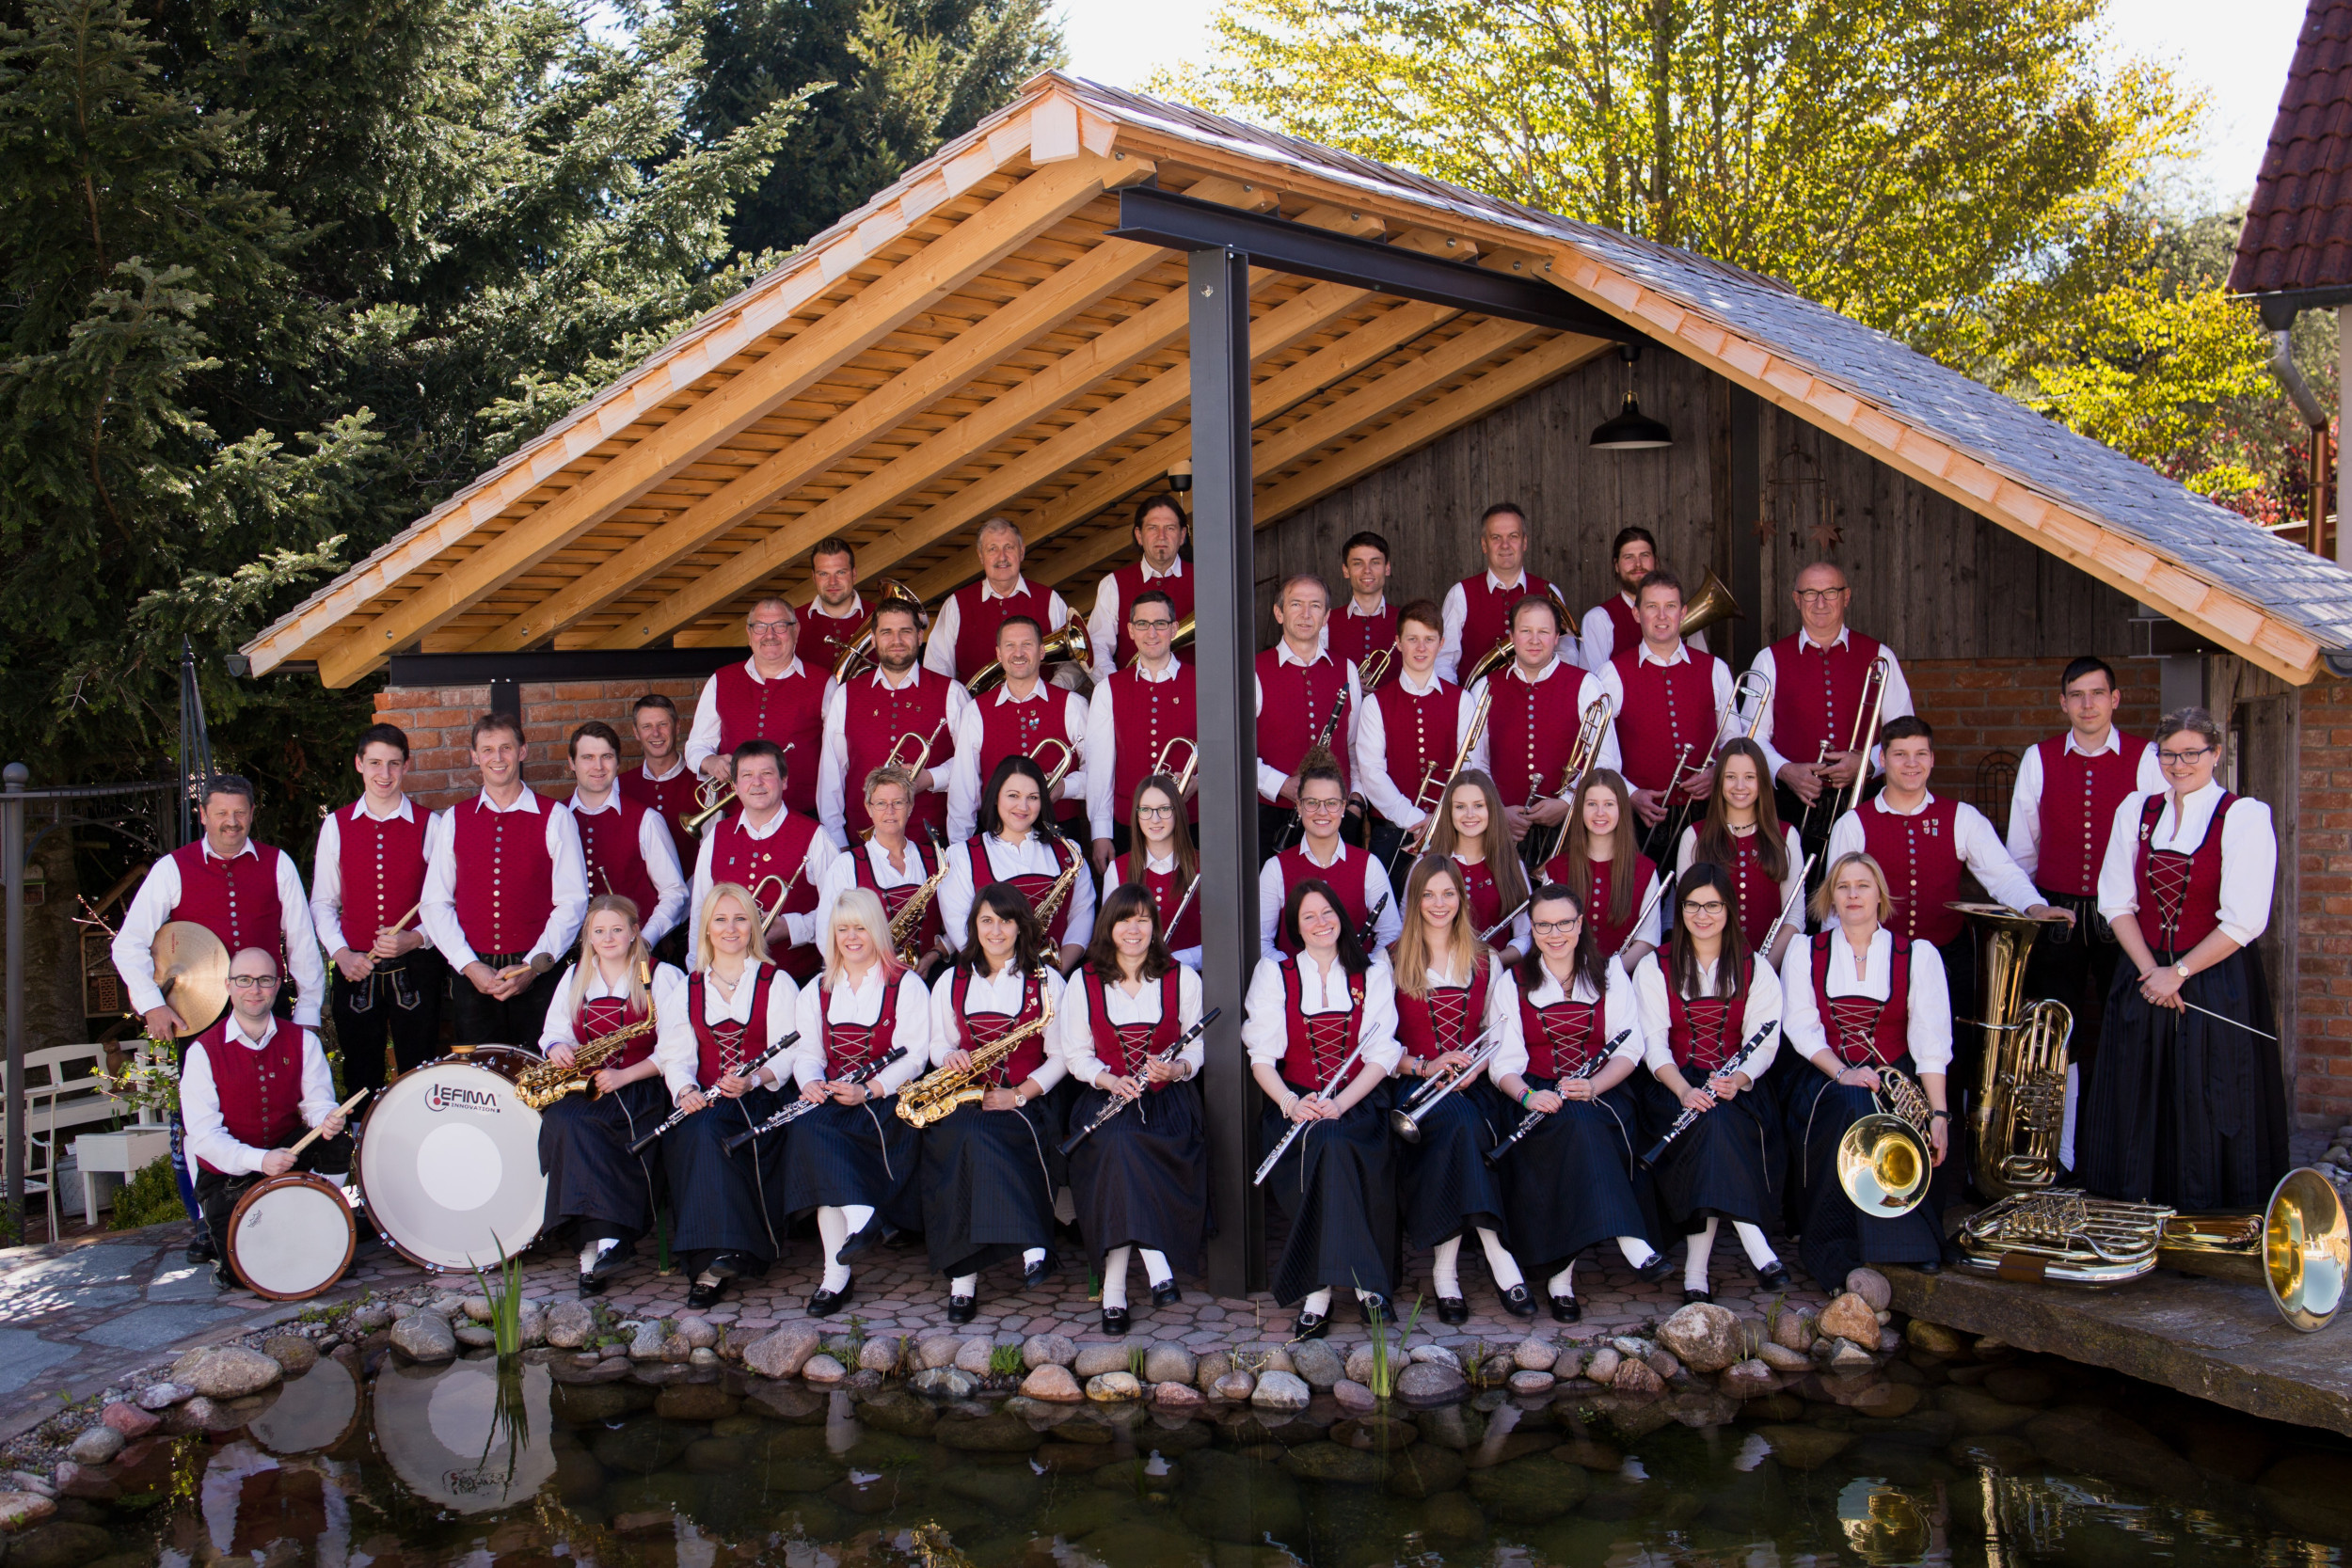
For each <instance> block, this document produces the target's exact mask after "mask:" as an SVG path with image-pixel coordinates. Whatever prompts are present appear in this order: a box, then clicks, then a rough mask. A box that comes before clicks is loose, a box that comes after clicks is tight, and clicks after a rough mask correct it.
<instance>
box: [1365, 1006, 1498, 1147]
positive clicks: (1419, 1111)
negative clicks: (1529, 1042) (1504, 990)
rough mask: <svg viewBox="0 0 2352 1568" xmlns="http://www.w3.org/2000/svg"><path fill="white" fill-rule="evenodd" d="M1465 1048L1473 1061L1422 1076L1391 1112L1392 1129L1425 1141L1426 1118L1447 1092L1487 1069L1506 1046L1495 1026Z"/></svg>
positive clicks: (1413, 1140) (1414, 1140) (1414, 1141)
mask: <svg viewBox="0 0 2352 1568" xmlns="http://www.w3.org/2000/svg"><path fill="white" fill-rule="evenodd" d="M1462 1049H1463V1050H1464V1051H1465V1052H1466V1053H1469V1056H1470V1060H1469V1061H1467V1062H1464V1063H1463V1064H1462V1065H1461V1066H1460V1067H1457V1068H1454V1069H1449V1070H1448V1071H1445V1072H1443V1073H1440V1074H1438V1076H1437V1077H1435V1078H1424V1079H1422V1081H1421V1083H1420V1085H1418V1086H1416V1087H1415V1088H1414V1090H1413V1092H1412V1094H1411V1095H1409V1096H1408V1097H1406V1101H1405V1103H1404V1104H1402V1105H1399V1106H1398V1107H1397V1108H1396V1109H1395V1110H1393V1111H1391V1112H1390V1113H1389V1128H1390V1130H1391V1132H1395V1134H1396V1135H1397V1136H1398V1137H1400V1138H1403V1139H1404V1140H1405V1141H1406V1143H1408V1144H1417V1143H1419V1142H1421V1124H1422V1117H1426V1116H1428V1115H1429V1113H1430V1112H1432V1111H1434V1110H1436V1109H1437V1108H1438V1102H1439V1101H1442V1100H1444V1099H1445V1097H1446V1096H1447V1095H1450V1094H1452V1093H1453V1092H1454V1090H1456V1089H1458V1088H1460V1087H1461V1086H1462V1085H1465V1084H1468V1083H1470V1082H1471V1081H1472V1080H1474V1079H1475V1078H1477V1076H1478V1075H1479V1074H1480V1073H1482V1072H1484V1071H1486V1064H1487V1063H1489V1062H1491V1061H1493V1060H1494V1059H1495V1053H1496V1052H1498V1051H1500V1050H1502V1040H1501V1039H1499V1038H1495V1037H1494V1031H1493V1030H1492V1029H1482V1030H1480V1031H1479V1033H1478V1037H1477V1038H1475V1039H1473V1040H1471V1041H1470V1044H1468V1045H1466V1046H1464V1047H1463V1048H1462Z"/></svg>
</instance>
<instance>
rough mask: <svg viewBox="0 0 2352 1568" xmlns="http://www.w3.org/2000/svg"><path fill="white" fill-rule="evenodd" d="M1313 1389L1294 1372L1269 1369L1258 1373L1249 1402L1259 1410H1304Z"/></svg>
mask: <svg viewBox="0 0 2352 1568" xmlns="http://www.w3.org/2000/svg"><path fill="white" fill-rule="evenodd" d="M1313 1398H1314V1391H1313V1390H1312V1389H1311V1388H1309V1387H1308V1386H1307V1382H1306V1380H1305V1379H1304V1378H1302V1377H1300V1376H1299V1375H1298V1374H1297V1373H1296V1372H1285V1371H1279V1370H1267V1371H1266V1372H1264V1373H1263V1374H1262V1375H1260V1377H1259V1379H1258V1386H1257V1387H1256V1389H1255V1390H1253V1391H1252V1392H1251V1394H1250V1396H1249V1402H1250V1403H1251V1404H1254V1405H1256V1406H1257V1407H1258V1408H1259V1409H1261V1410H1304V1409H1306V1408H1307V1404H1308V1402H1309V1401H1311V1400H1312V1399H1313Z"/></svg>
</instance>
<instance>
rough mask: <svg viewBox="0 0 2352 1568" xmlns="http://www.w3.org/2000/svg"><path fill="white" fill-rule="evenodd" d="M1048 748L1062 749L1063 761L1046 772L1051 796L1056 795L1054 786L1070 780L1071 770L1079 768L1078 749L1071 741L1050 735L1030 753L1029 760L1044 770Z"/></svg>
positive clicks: (1047, 786) (1048, 791) (1047, 785)
mask: <svg viewBox="0 0 2352 1568" xmlns="http://www.w3.org/2000/svg"><path fill="white" fill-rule="evenodd" d="M1048 746H1058V747H1060V748H1061V761H1059V762H1057V763H1056V764H1055V765H1054V766H1053V767H1051V768H1046V771H1045V793H1046V794H1048V795H1051V794H1053V793H1054V786H1055V785H1056V784H1059V783H1061V782H1062V780H1064V779H1066V778H1068V777H1069V776H1070V769H1071V768H1073V767H1075V766H1077V762H1078V749H1077V748H1076V747H1075V746H1073V745H1072V744H1070V742H1069V741H1067V740H1064V739H1063V738H1062V737H1061V736H1057V735H1049V736H1046V737H1045V738H1044V739H1042V740H1041V741H1039V742H1038V743H1037V750H1035V751H1034V752H1030V753H1029V760H1030V761H1031V762H1034V763H1036V764H1037V765H1038V766H1039V767H1041V768H1044V767H1045V748H1046V747H1048ZM1048 804H1049V805H1050V804H1051V802H1050V801H1049V802H1048Z"/></svg>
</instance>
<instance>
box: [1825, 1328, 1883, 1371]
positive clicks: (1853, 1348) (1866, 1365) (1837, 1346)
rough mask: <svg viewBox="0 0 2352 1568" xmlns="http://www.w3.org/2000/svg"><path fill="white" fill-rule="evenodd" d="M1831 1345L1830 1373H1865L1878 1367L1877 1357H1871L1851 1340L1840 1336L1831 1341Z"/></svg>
mask: <svg viewBox="0 0 2352 1568" xmlns="http://www.w3.org/2000/svg"><path fill="white" fill-rule="evenodd" d="M1831 1344H1832V1347H1833V1348H1832V1349H1831V1351H1830V1353H1829V1365H1830V1370H1832V1371H1839V1372H1851V1371H1867V1370H1869V1369H1870V1368H1872V1367H1875V1366H1877V1365H1878V1357H1877V1356H1875V1355H1872V1354H1870V1353H1869V1352H1868V1351H1867V1350H1864V1349H1863V1348H1862V1347H1861V1346H1860V1345H1857V1344H1855V1343H1854V1342H1853V1341H1852V1340H1851V1339H1848V1338H1844V1337H1842V1336H1841V1337H1839V1338H1836V1339H1835V1340H1833V1341H1831Z"/></svg>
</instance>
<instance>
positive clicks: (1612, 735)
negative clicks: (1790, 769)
mask: <svg viewBox="0 0 2352 1568" xmlns="http://www.w3.org/2000/svg"><path fill="white" fill-rule="evenodd" d="M1639 661H1640V662H1641V663H1643V664H1655V665H1658V666H1660V667H1661V669H1667V668H1672V667H1673V666H1675V665H1677V664H1688V663H1690V662H1691V649H1690V645H1689V644H1687V643H1685V644H1683V645H1682V646H1680V647H1677V648H1676V649H1675V651H1674V652H1673V653H1672V654H1671V655H1669V656H1668V657H1664V658H1660V657H1658V656H1657V655H1656V654H1654V653H1652V652H1650V648H1649V644H1648V643H1646V642H1645V643H1643V644H1642V652H1641V656H1640V660H1639ZM1594 679H1595V680H1597V681H1598V682H1599V683H1600V689H1601V692H1602V694H1603V695H1605V696H1606V697H1608V698H1609V700H1610V702H1611V703H1612V704H1613V706H1612V708H1611V709H1610V711H1611V713H1612V714H1613V716H1614V717H1613V719H1612V720H1611V721H1610V725H1609V739H1610V741H1611V743H1612V745H1613V746H1614V745H1615V743H1616V739H1617V731H1618V730H1620V729H1622V728H1623V727H1624V726H1625V676H1624V675H1623V674H1622V673H1620V672H1619V671H1618V669H1617V667H1616V666H1615V665H1614V664H1609V665H1604V666H1603V667H1602V668H1601V672H1600V673H1599V674H1597V675H1596V676H1595V677H1594ZM1711 688H1712V690H1711V695H1712V698H1713V701H1714V704H1715V709H1714V715H1713V717H1712V718H1711V719H1710V720H1709V722H1711V723H1714V724H1715V736H1714V738H1713V739H1712V740H1710V741H1708V744H1707V750H1706V752H1703V753H1701V752H1694V753H1692V757H1691V760H1690V763H1689V765H1688V767H1687V769H1686V771H1688V772H1691V773H1696V772H1698V771H1699V770H1700V769H1701V768H1705V767H1706V766H1707V765H1708V763H1709V762H1711V761H1712V760H1714V756H1715V750H1716V748H1717V747H1719V746H1721V745H1722V744H1723V743H1724V741H1726V740H1729V739H1730V738H1731V737H1732V736H1734V735H1735V734H1740V733H1743V732H1741V731H1740V730H1738V729H1736V728H1735V726H1736V725H1737V724H1738V723H1739V716H1738V715H1737V714H1736V713H1734V712H1733V711H1732V707H1731V664H1730V661H1729V660H1727V659H1721V658H1719V659H1717V660H1715V678H1714V680H1713V682H1712V683H1711ZM1582 709H1583V705H1582V704H1581V703H1580V704H1578V711H1580V712H1581V711H1582ZM1717 721H1720V722H1717ZM1619 754H1620V755H1622V754H1623V752H1622V751H1621V750H1620V752H1619ZM1767 754H1768V755H1769V754H1770V753H1767ZM1604 766H1606V767H1610V768H1616V767H1618V766H1619V765H1618V764H1617V763H1614V762H1611V763H1607V764H1604ZM1632 783H1633V781H1632V780H1630V779H1628V780H1627V781H1626V784H1627V786H1628V787H1629V788H1630V787H1631V786H1632Z"/></svg>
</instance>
